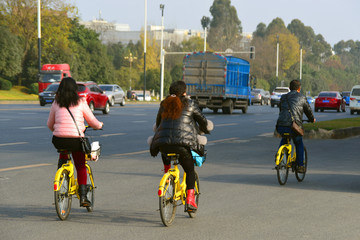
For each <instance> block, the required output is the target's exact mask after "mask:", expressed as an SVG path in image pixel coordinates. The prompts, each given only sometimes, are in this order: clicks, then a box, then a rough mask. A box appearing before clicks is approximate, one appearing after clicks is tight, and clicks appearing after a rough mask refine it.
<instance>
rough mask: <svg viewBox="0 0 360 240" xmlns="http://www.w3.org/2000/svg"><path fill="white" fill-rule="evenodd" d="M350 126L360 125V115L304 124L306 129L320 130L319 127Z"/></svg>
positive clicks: (332, 128) (337, 127) (330, 128)
mask: <svg viewBox="0 0 360 240" xmlns="http://www.w3.org/2000/svg"><path fill="white" fill-rule="evenodd" d="M350 127H360V117H356V118H342V119H335V120H329V121H321V122H316V123H306V124H304V129H305V130H318V129H319V128H322V129H326V130H334V129H339V128H350Z"/></svg>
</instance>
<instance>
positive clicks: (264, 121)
mask: <svg viewBox="0 0 360 240" xmlns="http://www.w3.org/2000/svg"><path fill="white" fill-rule="evenodd" d="M268 122H271V121H270V120H263V121H256V122H255V123H268Z"/></svg>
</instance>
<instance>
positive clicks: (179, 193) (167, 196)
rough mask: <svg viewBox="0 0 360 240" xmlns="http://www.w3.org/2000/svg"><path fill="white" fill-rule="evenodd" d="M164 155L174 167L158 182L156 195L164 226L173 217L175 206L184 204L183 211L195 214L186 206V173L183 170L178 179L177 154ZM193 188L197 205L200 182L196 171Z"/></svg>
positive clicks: (167, 224) (168, 223) (170, 221)
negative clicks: (181, 175)
mask: <svg viewBox="0 0 360 240" xmlns="http://www.w3.org/2000/svg"><path fill="white" fill-rule="evenodd" d="M166 157H167V159H168V160H170V161H171V162H172V163H173V165H174V167H173V168H170V169H169V171H168V172H167V173H165V174H164V176H163V177H162V179H161V181H160V184H159V189H158V195H159V207H160V217H161V221H162V222H163V224H164V225H165V226H170V225H171V224H172V223H173V221H174V219H175V214H176V207H177V206H178V205H184V206H185V212H187V213H188V214H189V216H190V217H191V218H194V217H195V216H196V211H191V210H190V209H187V208H186V204H185V201H186V173H185V172H184V175H183V178H182V181H180V170H179V168H178V165H179V154H176V153H169V154H167V156H166ZM194 190H195V202H196V204H197V206H198V207H199V195H200V182H199V178H198V175H197V173H196V172H195V189H194Z"/></svg>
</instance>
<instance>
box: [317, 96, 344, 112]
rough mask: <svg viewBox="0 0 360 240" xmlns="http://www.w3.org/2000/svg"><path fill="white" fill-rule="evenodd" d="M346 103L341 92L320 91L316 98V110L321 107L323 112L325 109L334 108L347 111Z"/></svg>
mask: <svg viewBox="0 0 360 240" xmlns="http://www.w3.org/2000/svg"><path fill="white" fill-rule="evenodd" d="M345 105H346V102H345V100H344V99H343V98H342V96H341V94H340V92H336V91H328V92H320V93H319V96H318V97H317V98H316V100H315V112H317V111H318V110H319V109H320V111H322V112H323V111H324V109H334V110H337V111H338V112H340V111H343V112H345Z"/></svg>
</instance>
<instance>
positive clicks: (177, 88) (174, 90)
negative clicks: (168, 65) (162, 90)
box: [169, 81, 186, 97]
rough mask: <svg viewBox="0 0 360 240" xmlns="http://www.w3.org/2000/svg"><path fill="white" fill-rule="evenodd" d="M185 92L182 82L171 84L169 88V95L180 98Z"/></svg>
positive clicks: (184, 85)
mask: <svg viewBox="0 0 360 240" xmlns="http://www.w3.org/2000/svg"><path fill="white" fill-rule="evenodd" d="M185 92H186V84H185V82H184V81H176V82H173V83H172V84H171V86H170V89H169V93H170V94H175V95H176V96H178V97H180V96H182V95H183V94H184V93H185Z"/></svg>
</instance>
